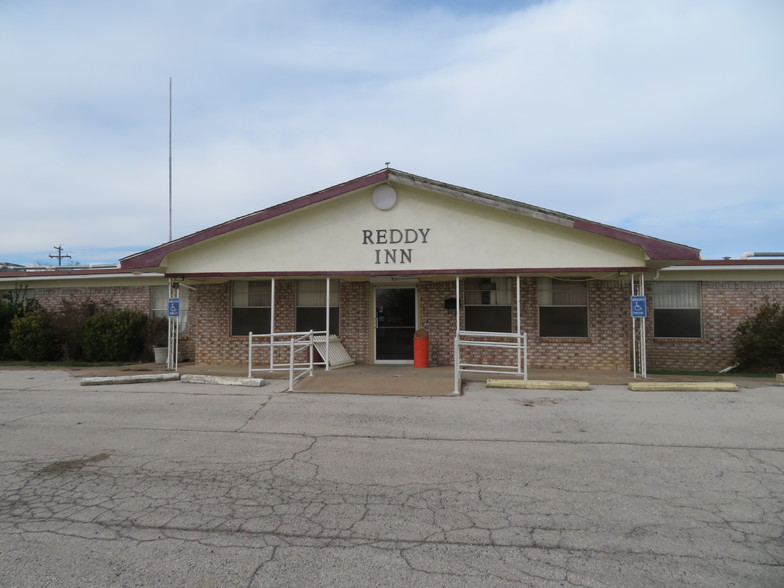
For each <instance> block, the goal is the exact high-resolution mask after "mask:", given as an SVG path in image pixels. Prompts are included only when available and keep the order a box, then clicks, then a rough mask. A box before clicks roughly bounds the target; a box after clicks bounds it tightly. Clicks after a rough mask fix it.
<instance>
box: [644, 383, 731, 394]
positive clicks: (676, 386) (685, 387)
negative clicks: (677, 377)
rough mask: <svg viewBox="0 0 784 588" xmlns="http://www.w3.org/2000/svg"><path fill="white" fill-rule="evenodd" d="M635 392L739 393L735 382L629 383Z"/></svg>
mask: <svg viewBox="0 0 784 588" xmlns="http://www.w3.org/2000/svg"><path fill="white" fill-rule="evenodd" d="M628 388H629V390H631V391H633V392H737V391H738V386H737V384H735V383H733V382H629V384H628Z"/></svg>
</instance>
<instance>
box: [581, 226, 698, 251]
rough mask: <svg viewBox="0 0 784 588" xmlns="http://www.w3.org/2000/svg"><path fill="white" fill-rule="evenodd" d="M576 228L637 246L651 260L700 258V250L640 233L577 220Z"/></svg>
mask: <svg viewBox="0 0 784 588" xmlns="http://www.w3.org/2000/svg"><path fill="white" fill-rule="evenodd" d="M574 228H575V229H580V230H582V231H588V232H590V233H595V234H596V235H602V236H604V237H610V238H611V239H616V240H618V241H626V242H627V243H632V244H634V245H637V246H638V247H640V249H642V250H643V251H644V252H645V254H646V255H647V256H648V257H650V258H651V259H654V260H655V259H661V260H668V259H672V260H698V259H699V258H700V250H699V249H695V248H693V247H688V246H686V245H679V244H678V243H672V242H670V241H662V240H661V239H656V238H654V237H647V236H645V235H640V234H639V233H632V232H630V231H625V230H623V229H618V228H615V227H611V226H609V225H603V224H600V223H595V222H592V221H588V220H584V219H580V218H575V220H574Z"/></svg>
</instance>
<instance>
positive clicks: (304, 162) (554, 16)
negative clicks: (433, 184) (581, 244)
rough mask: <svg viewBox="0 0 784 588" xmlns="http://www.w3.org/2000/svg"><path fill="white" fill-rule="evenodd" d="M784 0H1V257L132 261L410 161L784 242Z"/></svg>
mask: <svg viewBox="0 0 784 588" xmlns="http://www.w3.org/2000/svg"><path fill="white" fill-rule="evenodd" d="M782 30H784V1H781V0H656V1H655V2H652V1H650V0H541V1H534V0H527V1H526V0H518V1H514V0H495V1H494V0H375V1H373V0H255V1H251V0H222V1H221V2H215V1H213V2H210V1H206V0H188V1H185V0H172V1H166V0H136V1H133V2H113V1H110V0H69V1H68V2H63V1H62V0H0V55H2V57H0V79H1V80H2V81H0V88H1V90H2V91H0V202H1V203H2V204H1V205H0V219H2V221H1V222H0V261H4V262H12V263H19V264H25V265H26V264H51V263H54V264H56V263H57V260H56V259H54V258H51V257H50V255H54V254H56V253H57V251H56V250H55V246H62V247H63V253H64V254H68V255H70V256H71V257H70V258H67V259H65V260H64V263H66V264H67V263H77V262H78V263H82V264H88V263H116V262H117V261H118V260H119V259H121V258H122V257H125V256H127V255H130V254H132V253H135V252H139V251H142V250H145V249H148V248H150V247H153V246H156V245H159V244H161V243H164V242H166V241H168V239H169V120H170V119H169V97H170V94H169V81H170V79H171V87H172V91H171V104H172V116H171V126H172V140H171V147H172V234H173V237H174V238H175V239H176V238H178V237H181V236H184V235H187V234H190V233H193V232H195V231H198V230H201V229H204V228H207V227H210V226H213V225H215V224H218V223H221V222H224V221H226V220H230V219H232V218H235V217H238V216H242V215H245V214H248V213H251V212H254V211H256V210H261V209H264V208H266V207H268V206H272V205H274V204H278V203H281V202H285V201H288V200H291V199H293V198H297V197H299V196H302V195H305V194H309V193H311V192H315V191H318V190H321V189H323V188H327V187H329V186H333V185H335V184H339V183H342V182H344V181H347V180H350V179H353V178H356V177H359V176H362V175H365V174H368V173H371V172H373V171H376V170H379V169H381V168H383V167H384V166H385V163H386V162H390V165H391V167H393V168H396V169H399V170H403V171H406V172H410V173H413V174H417V175H421V176H425V177H427V178H430V179H433V180H438V181H442V182H447V183H450V184H456V185H458V186H463V187H466V188H470V189H474V190H479V191H482V192H487V193H490V194H494V195H497V196H502V197H505V198H511V199H514V200H518V201H521V202H526V203H529V204H532V205H535V206H540V207H544V208H548V209H552V210H556V211H560V212H564V213H567V214H571V215H575V216H579V217H583V218H587V219H590V220H593V221H597V222H601V223H606V224H609V225H612V226H616V227H620V228H623V229H627V230H631V231H635V232H638V233H643V234H646V235H650V236H654V237H658V238H661V239H666V240H669V241H674V242H677V243H682V244H686V245H689V246H692V247H696V248H699V249H701V250H702V255H703V257H704V258H706V259H718V258H721V257H733V258H737V257H739V256H740V255H741V254H742V253H744V252H747V251H784V34H782Z"/></svg>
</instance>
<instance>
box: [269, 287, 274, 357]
mask: <svg viewBox="0 0 784 588" xmlns="http://www.w3.org/2000/svg"><path fill="white" fill-rule="evenodd" d="M270 343H275V278H272V283H271V284H270ZM274 355H275V346H274V345H270V353H269V367H270V371H272V366H273V365H274V361H273V356H274Z"/></svg>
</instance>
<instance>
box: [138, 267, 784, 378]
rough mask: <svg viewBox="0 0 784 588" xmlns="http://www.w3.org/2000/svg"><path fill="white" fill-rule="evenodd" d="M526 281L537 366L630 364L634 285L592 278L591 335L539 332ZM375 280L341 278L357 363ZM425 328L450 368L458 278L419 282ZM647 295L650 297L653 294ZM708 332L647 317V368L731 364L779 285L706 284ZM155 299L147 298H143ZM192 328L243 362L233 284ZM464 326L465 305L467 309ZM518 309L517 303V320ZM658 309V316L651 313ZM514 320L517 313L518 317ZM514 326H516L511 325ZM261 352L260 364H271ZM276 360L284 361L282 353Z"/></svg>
mask: <svg viewBox="0 0 784 588" xmlns="http://www.w3.org/2000/svg"><path fill="white" fill-rule="evenodd" d="M520 283H521V298H522V303H521V314H522V324H523V331H526V332H527V333H528V358H529V367H531V368H553V369H559V368H561V369H607V370H629V369H631V318H630V316H629V287H628V283H627V282H622V281H618V280H595V281H589V282H588V305H589V306H588V316H589V319H588V320H589V336H588V337H587V338H543V337H539V335H538V333H539V318H538V305H537V295H536V279H535V278H524V279H521V280H520ZM372 288H373V286H372V284H370V283H368V282H349V281H342V282H341V285H340V333H341V340H342V341H343V345H344V347H345V348H346V350H347V351H348V353H349V355H351V357H353V358H354V359H355V360H356V361H358V362H361V363H366V362H370V361H372V357H373V353H372V348H371V341H372V339H371V334H372V329H373V316H372V305H371V298H372ZM418 289H419V305H420V308H419V311H420V315H419V316H420V326H421V327H422V328H424V329H426V330H427V331H428V333H429V337H430V344H429V346H430V355H429V360H430V365H432V366H437V365H451V364H452V362H453V359H454V353H453V346H454V330H455V313H456V312H457V311H456V310H447V309H445V308H444V300H445V299H447V298H454V297H455V286H454V282H452V281H443V282H421V283H420V284H419V287H418ZM295 293H296V282H295V281H294V280H278V281H276V313H275V328H276V330H277V331H279V332H280V331H293V330H294V329H295V318H296V296H295ZM648 296H649V300H652V298H651V293H650V292H648ZM702 297H703V299H702V304H703V337H702V338H700V339H685V340H684V339H654V338H653V318H652V316H649V318H648V319H647V321H648V322H647V333H648V341H647V347H648V368H649V369H663V368H668V369H720V368H722V367H726V366H727V365H730V364H731V361H732V334H733V332H734V330H735V327H736V326H737V325H738V324H739V323H740V322H741V321H742V320H744V319H745V318H746V317H748V316H751V315H753V314H754V312H755V311H756V308H757V307H758V306H759V305H760V304H761V303H762V302H763V301H764V300H765V299H766V298H767V299H769V300H771V301H772V302H782V303H784V283H781V282H704V283H703V286H702ZM145 304H149V303H145ZM190 304H191V319H190V323H191V325H190V328H191V334H192V337H193V338H195V342H196V361H197V362H198V363H203V364H210V363H213V364H232V365H244V364H246V362H247V338H246V337H232V336H231V335H230V332H231V330H230V329H231V324H230V322H231V288H230V284H228V283H227V284H217V285H202V286H199V288H198V290H197V291H196V292H192V293H191V299H190ZM460 312H461V324H465V314H464V313H465V309H464V308H461V309H460ZM514 314H515V307H514V306H513V308H512V316H513V317H514ZM651 314H652V313H651ZM513 323H514V318H513ZM513 329H516V324H513ZM265 353H266V352H260V353H259V355H257V356H256V359H255V360H254V361H256V362H261V363H262V364H263V365H266V362H268V356H267V355H266V354H265ZM276 353H277V354H278V355H276V361H283V360H284V359H285V356H284V355H280V354H285V351H284V350H278V351H277V352H276ZM466 353H467V357H468V358H469V360H470V361H472V362H476V363H480V364H498V363H504V364H507V363H514V361H515V360H516V357H515V353H514V352H513V351H508V350H499V349H469V350H467V351H466Z"/></svg>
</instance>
